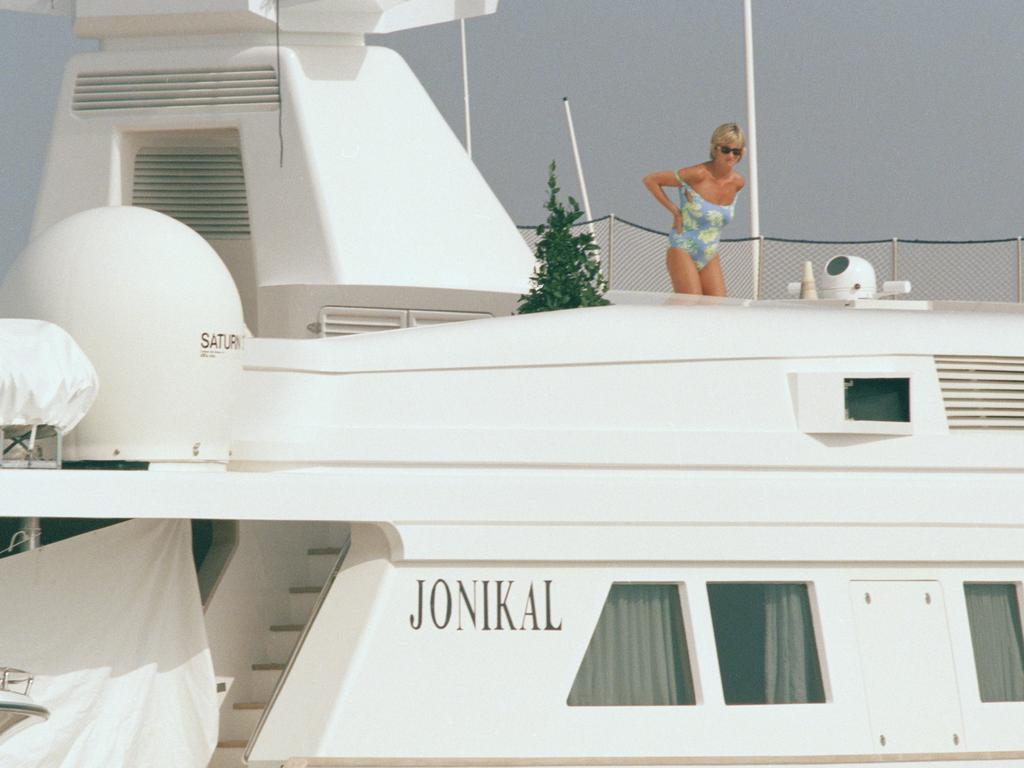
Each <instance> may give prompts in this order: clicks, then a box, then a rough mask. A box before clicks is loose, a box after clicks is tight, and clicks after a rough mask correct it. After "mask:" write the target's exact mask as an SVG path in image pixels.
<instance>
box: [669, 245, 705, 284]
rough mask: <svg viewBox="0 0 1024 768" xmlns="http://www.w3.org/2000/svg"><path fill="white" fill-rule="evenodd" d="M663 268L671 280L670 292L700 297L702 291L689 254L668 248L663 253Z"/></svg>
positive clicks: (681, 250)
mask: <svg viewBox="0 0 1024 768" xmlns="http://www.w3.org/2000/svg"><path fill="white" fill-rule="evenodd" d="M665 266H666V267H668V276H669V278H670V279H671V280H672V290H673V291H675V292H676V293H693V294H696V295H698V296H700V295H701V294H702V293H703V292H704V291H703V290H702V289H701V280H700V276H699V275H698V274H697V267H696V265H695V264H694V263H693V259H691V258H690V254H688V253H687V252H686V251H684V250H683V249H682V248H669V249H668V251H667V252H666V253H665Z"/></svg>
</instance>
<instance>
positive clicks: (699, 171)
mask: <svg viewBox="0 0 1024 768" xmlns="http://www.w3.org/2000/svg"><path fill="white" fill-rule="evenodd" d="M678 173H679V178H681V179H682V180H683V181H685V182H686V183H687V184H689V185H690V186H691V187H692V186H693V185H694V184H698V183H700V182H701V181H703V180H704V179H706V178H707V177H708V173H709V171H708V169H707V166H706V165H705V164H704V163H697V164H696V165H688V166H686V167H685V168H680V169H679V171H678Z"/></svg>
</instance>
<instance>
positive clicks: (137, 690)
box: [0, 520, 218, 768]
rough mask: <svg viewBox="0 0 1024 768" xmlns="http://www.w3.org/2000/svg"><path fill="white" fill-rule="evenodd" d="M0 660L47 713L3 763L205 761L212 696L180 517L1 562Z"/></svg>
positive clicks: (103, 767)
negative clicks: (23, 677)
mask: <svg viewBox="0 0 1024 768" xmlns="http://www.w3.org/2000/svg"><path fill="white" fill-rule="evenodd" d="M0 584H2V585H3V594H4V599H3V606H4V622H3V629H2V631H0V665H3V666H12V667H17V668H19V669H24V670H27V671H29V672H32V673H34V674H35V675H36V682H35V686H34V687H33V688H32V698H33V699H34V700H35V701H36V703H37V704H41V705H42V706H44V707H46V708H47V709H49V710H50V719H49V720H47V721H46V722H44V723H40V724H37V725H33V726H31V727H29V728H26V729H25V730H24V731H21V732H19V733H17V734H15V735H14V736H12V737H11V738H10V739H9V740H7V741H5V742H3V743H2V744H0V766H3V768H111V766H146V768H159V767H162V766H168V768H171V767H172V766H173V768H205V766H206V765H207V763H208V762H209V760H210V756H211V755H212V753H213V749H214V747H215V746H216V739H217V723H218V711H217V694H216V683H215V680H214V676H213V665H212V661H211V658H210V651H209V648H208V647H207V641H206V630H205V627H204V624H203V614H202V606H201V604H200V601H199V589H198V586H197V583H196V573H195V567H194V565H193V562H192V551H191V534H190V531H189V523H188V521H187V520H132V521H129V522H125V523H120V524H118V525H114V526H111V527H108V528H103V529H101V530H98V531H93V532H92V533H88V534H85V535H82V536H76V537H74V538H71V539H66V540H64V541H60V542H57V543H55V544H51V545H48V546H45V547H42V548H40V549H38V550H35V551H33V552H25V553H22V554H19V555H15V556H14V557H8V558H4V559H3V560H0Z"/></svg>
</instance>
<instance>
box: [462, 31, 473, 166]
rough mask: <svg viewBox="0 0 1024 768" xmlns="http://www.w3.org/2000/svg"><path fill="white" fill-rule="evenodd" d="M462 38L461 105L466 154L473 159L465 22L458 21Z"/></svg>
mask: <svg viewBox="0 0 1024 768" xmlns="http://www.w3.org/2000/svg"><path fill="white" fill-rule="evenodd" d="M459 30H460V32H461V37H462V104H463V109H464V110H465V112H466V153H467V154H468V155H469V158H470V159H471V160H472V159H473V132H472V130H470V126H469V67H468V66H467V64H466V20H465V19H459Z"/></svg>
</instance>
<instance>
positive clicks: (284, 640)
mask: <svg viewBox="0 0 1024 768" xmlns="http://www.w3.org/2000/svg"><path fill="white" fill-rule="evenodd" d="M304 626H305V625H304V624H273V625H271V627H270V634H268V635H267V655H268V656H270V658H272V659H290V658H291V657H292V650H293V649H294V648H295V643H297V642H298V640H299V635H300V634H301V633H302V629H303V627H304Z"/></svg>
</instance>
